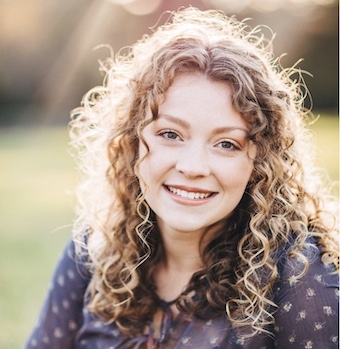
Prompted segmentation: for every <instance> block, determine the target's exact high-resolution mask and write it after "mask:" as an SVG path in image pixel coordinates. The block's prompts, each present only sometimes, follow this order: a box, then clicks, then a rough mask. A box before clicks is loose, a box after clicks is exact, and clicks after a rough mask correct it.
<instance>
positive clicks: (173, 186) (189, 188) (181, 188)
mask: <svg viewBox="0 0 340 349" xmlns="http://www.w3.org/2000/svg"><path fill="white" fill-rule="evenodd" d="M165 186H167V187H171V188H176V189H180V190H185V191H187V192H192V193H203V194H210V193H216V192H215V191H213V190H208V189H202V188H197V187H190V186H185V185H178V184H165Z"/></svg>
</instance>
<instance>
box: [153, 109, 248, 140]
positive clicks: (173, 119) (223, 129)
mask: <svg viewBox="0 0 340 349" xmlns="http://www.w3.org/2000/svg"><path fill="white" fill-rule="evenodd" d="M161 117H162V118H165V119H167V120H169V121H171V122H174V123H176V124H178V125H180V126H182V127H185V128H190V124H189V123H188V122H186V121H185V120H183V119H180V118H177V117H176V116H173V115H168V114H158V118H161ZM234 130H238V131H243V132H245V133H246V134H247V135H248V134H249V130H247V129H246V128H244V127H240V126H223V127H217V128H215V129H214V131H213V133H214V134H219V133H223V132H230V131H234Z"/></svg>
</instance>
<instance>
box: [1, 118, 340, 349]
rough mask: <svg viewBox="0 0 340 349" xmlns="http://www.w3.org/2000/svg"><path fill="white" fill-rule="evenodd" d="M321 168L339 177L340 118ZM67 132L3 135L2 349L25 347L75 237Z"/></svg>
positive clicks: (324, 140) (320, 125)
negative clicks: (55, 270)
mask: <svg viewBox="0 0 340 349" xmlns="http://www.w3.org/2000/svg"><path fill="white" fill-rule="evenodd" d="M312 129H313V131H314V132H315V141H316V143H317V150H318V159H317V162H318V164H319V165H320V166H322V167H324V168H326V169H327V171H328V173H329V175H330V177H331V179H333V180H338V178H339V167H338V164H339V147H338V145H339V141H338V133H339V131H338V130H339V128H338V118H337V117H335V116H322V117H321V118H320V120H318V122H316V123H315V124H314V125H312ZM67 143H68V135H67V129H66V127H64V128H57V127H54V128H28V129H23V128H12V129H11V128H10V129H3V130H0V163H1V171H0V212H1V220H0V235H1V244H0V265H1V267H0V280H1V284H0V328H1V335H0V348H2V349H16V348H21V347H22V345H23V343H24V341H25V339H26V337H27V336H28V334H29V332H30V330H31V329H32V327H33V325H34V323H35V320H36V318H37V316H38V313H39V310H40V307H41V305H42V302H43V298H44V296H45V293H46V290H47V287H48V282H49V279H50V277H51V274H52V271H53V268H54V266H55V263H56V261H57V257H58V255H59V253H60V252H61V249H62V248H63V245H64V243H65V242H66V240H67V239H68V238H69V236H70V231H71V224H72V219H73V206H74V201H75V200H74V195H73V190H74V186H75V184H76V171H75V170H74V164H73V160H72V158H71V157H70V156H69V155H68V153H67Z"/></svg>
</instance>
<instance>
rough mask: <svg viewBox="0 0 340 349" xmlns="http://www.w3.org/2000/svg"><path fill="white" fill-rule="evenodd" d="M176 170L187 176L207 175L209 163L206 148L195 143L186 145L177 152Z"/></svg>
mask: <svg viewBox="0 0 340 349" xmlns="http://www.w3.org/2000/svg"><path fill="white" fill-rule="evenodd" d="M176 170H177V171H179V172H181V173H183V174H184V175H185V176H186V177H188V178H196V177H206V176H208V175H209V174H210V164H209V156H208V154H207V150H206V149H204V147H203V146H200V145H197V144H190V145H187V146H186V147H185V149H182V151H181V153H180V154H179V157H178V159H177V162H176Z"/></svg>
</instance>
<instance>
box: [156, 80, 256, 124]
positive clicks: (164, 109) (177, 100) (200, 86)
mask: <svg viewBox="0 0 340 349" xmlns="http://www.w3.org/2000/svg"><path fill="white" fill-rule="evenodd" d="M232 93H233V91H232V88H231V87H230V86H229V85H228V84H227V83H225V82H222V81H215V80H211V79H209V78H207V77H205V76H204V75H203V74H200V73H186V74H180V75H178V76H177V77H176V78H175V79H174V81H173V83H172V84H171V86H170V87H169V89H168V90H167V91H166V92H165V94H163V95H160V96H159V97H158V99H157V102H158V115H167V116H173V117H176V118H177V119H180V120H182V121H183V123H188V122H189V123H190V122H194V123H198V122H200V121H202V122H204V123H206V126H209V124H210V123H213V124H215V125H217V126H219V127H224V126H226V124H230V123H235V125H237V126H239V127H243V128H245V129H248V128H249V125H248V124H247V123H246V121H245V120H244V119H243V118H242V116H241V114H240V113H239V112H238V111H236V110H235V108H234V107H233V103H232ZM158 115H155V117H157V116H158Z"/></svg>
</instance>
